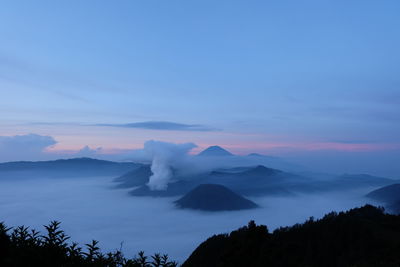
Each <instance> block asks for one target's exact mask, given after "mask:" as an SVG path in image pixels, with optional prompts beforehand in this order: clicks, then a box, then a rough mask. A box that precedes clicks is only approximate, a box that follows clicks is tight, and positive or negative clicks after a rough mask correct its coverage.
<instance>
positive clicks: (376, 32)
mask: <svg viewBox="0 0 400 267" xmlns="http://www.w3.org/2000/svg"><path fill="white" fill-rule="evenodd" d="M399 11H400V2H399V1H394V0H393V1H390V0H389V1H386V0H383V1H368V0H364V1H341V0H337V1H333V0H332V1H328V0H318V1H317V0H315V1H307V0H306V1H284V0H283V1H281V0H280V1H152V0H149V1H40V0H39V1H2V4H1V9H0V93H1V97H0V112H1V118H0V130H1V132H0V135H2V136H13V135H18V134H19V135H24V134H28V133H35V134H39V135H50V136H52V137H54V138H55V139H56V140H57V141H58V143H57V144H56V145H55V147H54V148H53V149H56V150H57V149H60V150H61V149H64V150H65V149H79V148H81V147H83V146H85V145H90V146H92V147H99V146H101V147H104V148H107V149H109V150H111V149H125V148H136V147H139V146H141V145H142V144H143V142H144V141H145V140H149V139H156V140H164V141H171V142H195V143H196V144H198V145H199V148H202V147H205V146H207V145H209V144H221V145H224V146H226V147H229V148H230V149H231V150H232V151H234V152H237V153H247V152H250V151H258V152H263V153H275V154H285V155H288V154H290V155H294V154H295V153H300V152H302V151H309V150H318V151H319V152H318V153H320V150H327V151H332V150H335V151H343V152H346V151H347V152H349V151H357V152H360V151H361V152H362V151H364V152H365V153H374V151H379V153H383V152H384V151H388V153H389V152H390V153H393V151H398V150H399V146H400V137H399V136H400V124H399V123H398V122H399V118H400V108H399V107H400V75H399V67H398V62H400V52H399V47H400V34H399V31H400V30H399V29H400V16H399V15H398V14H399ZM157 122H158V123H161V124H160V125H161V126H160V125H158V126H155V123H157ZM129 124H133V125H135V127H121V126H123V125H125V126H126V125H129ZM149 125H152V126H151V127H150V128H149ZM165 127H167V128H165ZM171 127H172V128H171ZM174 127H177V128H174ZM293 151H294V152H295V153H294V152H293ZM382 151H383V152H382ZM291 152H293V153H292V154H291ZM390 153H389V154H390ZM296 155H297V154H296ZM396 155H397V154H396ZM371 156H373V154H371Z"/></svg>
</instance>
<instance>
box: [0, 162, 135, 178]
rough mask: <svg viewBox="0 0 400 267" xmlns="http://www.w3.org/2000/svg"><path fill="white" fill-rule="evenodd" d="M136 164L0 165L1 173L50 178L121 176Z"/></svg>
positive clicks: (55, 163) (58, 163)
mask: <svg viewBox="0 0 400 267" xmlns="http://www.w3.org/2000/svg"><path fill="white" fill-rule="evenodd" d="M137 166H138V164H135V163H131V162H113V161H107V160H98V159H92V158H73V159H59V160H52V161H16V162H6V163H0V172H2V173H24V175H25V173H26V174H27V175H32V176H35V175H45V174H49V173H51V176H63V175H73V176H75V175H76V176H82V175H84V176H88V175H121V174H123V173H126V172H128V171H130V170H132V169H134V168H137Z"/></svg>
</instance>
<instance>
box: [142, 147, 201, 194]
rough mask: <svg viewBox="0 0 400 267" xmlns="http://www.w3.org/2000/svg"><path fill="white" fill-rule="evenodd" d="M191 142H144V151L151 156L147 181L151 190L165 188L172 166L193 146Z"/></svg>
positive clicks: (170, 175)
mask: <svg viewBox="0 0 400 267" xmlns="http://www.w3.org/2000/svg"><path fill="white" fill-rule="evenodd" d="M195 147H196V145H195V144H193V143H184V144H174V143H167V142H161V141H154V140H150V141H147V142H145V143H144V151H145V152H146V153H147V154H148V155H149V156H150V157H151V159H152V164H151V171H152V173H153V175H152V176H150V180H149V183H148V184H147V185H148V186H149V188H150V189H151V190H166V189H167V187H168V183H169V182H170V179H171V177H172V167H174V165H175V164H177V163H179V162H181V161H182V160H183V159H184V158H185V157H186V155H187V153H188V152H189V151H190V150H192V149H193V148H195Z"/></svg>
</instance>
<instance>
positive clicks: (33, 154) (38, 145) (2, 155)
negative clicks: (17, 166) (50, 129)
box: [0, 134, 57, 161]
mask: <svg viewBox="0 0 400 267" xmlns="http://www.w3.org/2000/svg"><path fill="white" fill-rule="evenodd" d="M55 144H57V141H56V140H55V139H54V138H53V137H51V136H43V135H38V134H26V135H15V136H0V161H13V160H32V159H34V160H38V159H43V158H44V157H45V150H46V149H47V148H49V147H51V146H53V145H55Z"/></svg>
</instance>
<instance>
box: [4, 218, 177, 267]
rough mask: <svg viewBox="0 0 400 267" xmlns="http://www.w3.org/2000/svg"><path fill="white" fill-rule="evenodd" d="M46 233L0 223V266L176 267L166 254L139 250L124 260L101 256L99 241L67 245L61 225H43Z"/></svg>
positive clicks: (120, 255)
mask: <svg viewBox="0 0 400 267" xmlns="http://www.w3.org/2000/svg"><path fill="white" fill-rule="evenodd" d="M44 227H45V229H46V234H45V235H41V233H40V232H38V231H36V230H34V229H30V228H29V227H25V226H19V227H16V228H14V229H12V228H8V227H7V226H6V225H5V224H4V223H3V222H1V223H0V266H10V267H12V266H24V267H25V266H44V267H45V266H52V267H54V266H107V267H108V266H109V267H175V266H178V264H177V263H176V262H174V261H170V260H169V258H168V255H161V254H154V255H153V256H151V257H148V256H145V254H144V252H143V251H141V252H139V253H138V254H137V256H136V257H135V258H132V259H127V258H125V257H124V255H123V253H122V252H121V250H116V251H115V252H110V253H107V254H104V253H102V252H101V251H100V248H99V247H98V243H99V242H98V241H96V240H93V241H92V242H91V243H88V244H85V248H86V249H83V248H82V247H79V246H78V244H77V243H75V242H72V243H69V242H68V240H69V239H70V237H69V236H67V235H66V234H65V232H64V231H63V230H61V229H60V222H57V221H52V222H51V223H50V224H49V225H47V226H44Z"/></svg>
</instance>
